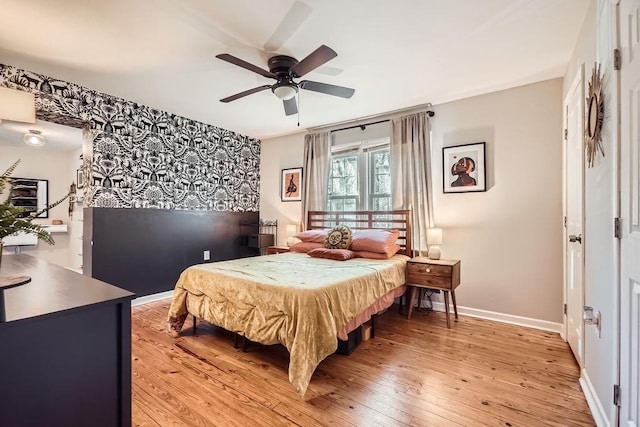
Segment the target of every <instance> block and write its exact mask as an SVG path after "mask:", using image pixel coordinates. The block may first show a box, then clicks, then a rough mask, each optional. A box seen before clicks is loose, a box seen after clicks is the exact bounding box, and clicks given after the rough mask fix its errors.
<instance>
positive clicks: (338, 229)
mask: <svg viewBox="0 0 640 427" xmlns="http://www.w3.org/2000/svg"><path fill="white" fill-rule="evenodd" d="M352 240H353V237H352V233H351V229H350V228H349V227H347V226H346V225H336V226H335V227H333V228H332V229H331V230H329V232H328V233H327V237H326V238H325V239H324V247H325V248H327V249H349V246H350V245H351V241H352Z"/></svg>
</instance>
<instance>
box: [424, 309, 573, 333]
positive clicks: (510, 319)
mask: <svg viewBox="0 0 640 427" xmlns="http://www.w3.org/2000/svg"><path fill="white" fill-rule="evenodd" d="M433 309H434V310H435V311H445V309H444V303H443V302H436V301H434V302H433ZM449 310H450V311H451V313H453V305H450V306H449ZM458 314H462V315H465V316H470V317H477V318H480V319H486V320H494V321H496V322H501V323H509V324H512V325H518V326H526V327H527V328H534V329H541V330H543V331H550V332H556V333H560V332H561V331H562V327H563V325H562V323H556V322H549V321H547V320H540V319H533V318H531V317H523V316H516V315H513V314H505V313H498V312H495V311H488V310H480V309H478V308H471V307H463V306H458Z"/></svg>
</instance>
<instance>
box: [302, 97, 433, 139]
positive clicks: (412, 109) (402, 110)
mask: <svg viewBox="0 0 640 427" xmlns="http://www.w3.org/2000/svg"><path fill="white" fill-rule="evenodd" d="M431 107H433V104H431V103H430V102H428V103H426V104H422V105H415V106H413V107H408V108H400V109H398V110H393V111H387V112H386V113H382V114H374V115H371V116H365V117H359V118H357V119H352V120H345V121H342V122H338V123H332V124H328V125H322V126H315V127H310V128H307V132H315V131H318V130H321V129H328V128H332V127H335V126H340V125H346V124H349V123H357V122H362V121H365V120H375V119H381V120H379V121H377V122H373V123H363V124H364V125H365V126H366V125H368V124H374V123H383V122H388V121H390V120H391V119H392V118H393V117H392V116H395V115H397V114H400V113H408V112H416V113H417V112H419V110H420V109H422V108H431ZM426 113H427V115H428V116H429V117H433V116H435V115H436V114H435V112H434V111H432V110H427V111H426ZM382 117H388V118H385V119H382ZM357 127H360V125H359V124H358V125H353V128H357ZM344 129H351V128H350V127H346V128H342V129H336V130H344ZM329 132H334V131H333V130H331V131H329Z"/></svg>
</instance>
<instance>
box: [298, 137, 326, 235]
mask: <svg viewBox="0 0 640 427" xmlns="http://www.w3.org/2000/svg"><path fill="white" fill-rule="evenodd" d="M330 138H331V136H330V133H329V132H323V133H314V134H308V135H305V137H304V166H303V167H304V169H303V171H302V224H303V229H306V228H307V217H308V216H309V215H308V214H309V211H325V210H327V209H326V208H327V185H328V181H329V164H330V163H331V162H330V161H331V139H330Z"/></svg>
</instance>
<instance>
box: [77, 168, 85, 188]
mask: <svg viewBox="0 0 640 427" xmlns="http://www.w3.org/2000/svg"><path fill="white" fill-rule="evenodd" d="M76 183H77V187H76V188H78V189H80V188H83V187H84V175H83V174H82V168H80V169H76Z"/></svg>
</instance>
